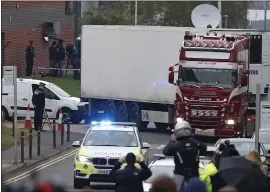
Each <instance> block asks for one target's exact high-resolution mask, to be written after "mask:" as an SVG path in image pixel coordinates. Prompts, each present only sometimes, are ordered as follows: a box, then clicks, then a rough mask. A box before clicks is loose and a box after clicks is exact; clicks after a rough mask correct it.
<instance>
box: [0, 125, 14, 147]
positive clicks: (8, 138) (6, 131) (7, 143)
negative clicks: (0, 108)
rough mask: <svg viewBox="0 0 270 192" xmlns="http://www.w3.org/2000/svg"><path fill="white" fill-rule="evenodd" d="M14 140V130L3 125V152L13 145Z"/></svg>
mask: <svg viewBox="0 0 270 192" xmlns="http://www.w3.org/2000/svg"><path fill="white" fill-rule="evenodd" d="M13 142H14V139H13V137H12V129H10V128H8V127H7V126H6V125H5V124H4V123H2V134H1V150H2V151H3V150H6V149H8V148H10V147H11V146H12V145H13Z"/></svg>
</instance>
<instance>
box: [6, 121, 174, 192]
mask: <svg viewBox="0 0 270 192" xmlns="http://www.w3.org/2000/svg"><path fill="white" fill-rule="evenodd" d="M75 127H76V128H75ZM74 128H75V129H77V126H74ZM86 131H87V128H86V127H85V126H80V132H86ZM141 135H142V138H143V141H144V142H147V143H149V144H150V145H151V148H150V149H149V157H150V161H149V162H151V161H152V160H154V159H155V157H154V156H153V155H154V154H158V153H162V150H163V148H164V146H165V144H166V143H167V142H168V141H169V139H170V134H169V133H158V132H156V131H155V130H152V131H149V132H142V133H141ZM75 150H76V149H75V148H74V150H72V151H71V152H69V153H67V154H64V155H63V156H61V157H58V158H56V159H53V160H50V161H49V162H46V163H44V164H42V165H41V166H39V168H38V171H37V174H38V181H39V182H45V181H48V180H51V179H55V180H56V181H58V182H61V184H62V185H63V186H65V187H66V188H67V190H68V191H75V189H74V188H73V167H74V155H75V153H76V151H75ZM35 171H36V170H35ZM35 171H34V172H35ZM30 173H31V171H29V173H28V172H25V173H24V174H22V175H18V176H16V177H15V178H14V177H13V178H11V179H10V180H9V182H8V185H11V184H19V183H25V182H27V183H28V182H30V180H31V177H30V175H31V174H30ZM91 188H92V189H94V191H106V192H107V191H112V189H113V188H112V187H110V186H107V187H104V186H89V187H85V189H84V190H76V191H85V190H90V189H91Z"/></svg>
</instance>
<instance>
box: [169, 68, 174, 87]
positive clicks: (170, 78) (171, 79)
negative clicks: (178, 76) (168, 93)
mask: <svg viewBox="0 0 270 192" xmlns="http://www.w3.org/2000/svg"><path fill="white" fill-rule="evenodd" d="M168 82H169V83H170V84H174V72H173V71H171V72H170V73H169V77H168Z"/></svg>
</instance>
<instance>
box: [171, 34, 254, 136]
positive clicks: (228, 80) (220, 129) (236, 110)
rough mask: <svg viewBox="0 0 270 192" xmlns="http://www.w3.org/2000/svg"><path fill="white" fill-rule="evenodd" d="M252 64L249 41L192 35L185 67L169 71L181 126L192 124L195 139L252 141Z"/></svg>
mask: <svg viewBox="0 0 270 192" xmlns="http://www.w3.org/2000/svg"><path fill="white" fill-rule="evenodd" d="M248 63H249V38H248V37H247V36H243V35H225V34H217V33H215V32H214V33H207V34H204V35H196V34H191V33H190V32H186V34H185V37H184V41H183V44H182V47H181V50H180V56H179V64H176V65H175V66H172V67H170V68H169V79H168V81H169V83H171V84H174V85H175V86H176V98H175V102H174V121H175V123H176V122H178V121H181V120H186V121H188V122H189V123H190V124H191V126H192V127H193V128H194V134H195V135H204V136H212V137H234V136H242V137H246V136H247V131H248V130H247V115H246V111H247V108H248V77H247V73H248V70H247V69H248ZM175 79H176V80H175Z"/></svg>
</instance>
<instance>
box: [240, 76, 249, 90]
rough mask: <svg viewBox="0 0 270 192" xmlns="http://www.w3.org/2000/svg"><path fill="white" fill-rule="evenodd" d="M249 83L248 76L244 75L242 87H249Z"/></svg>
mask: <svg viewBox="0 0 270 192" xmlns="http://www.w3.org/2000/svg"><path fill="white" fill-rule="evenodd" d="M247 81H248V79H247V75H246V74H244V73H243V74H242V75H241V83H240V84H241V87H245V86H247V83H248V82H247Z"/></svg>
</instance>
